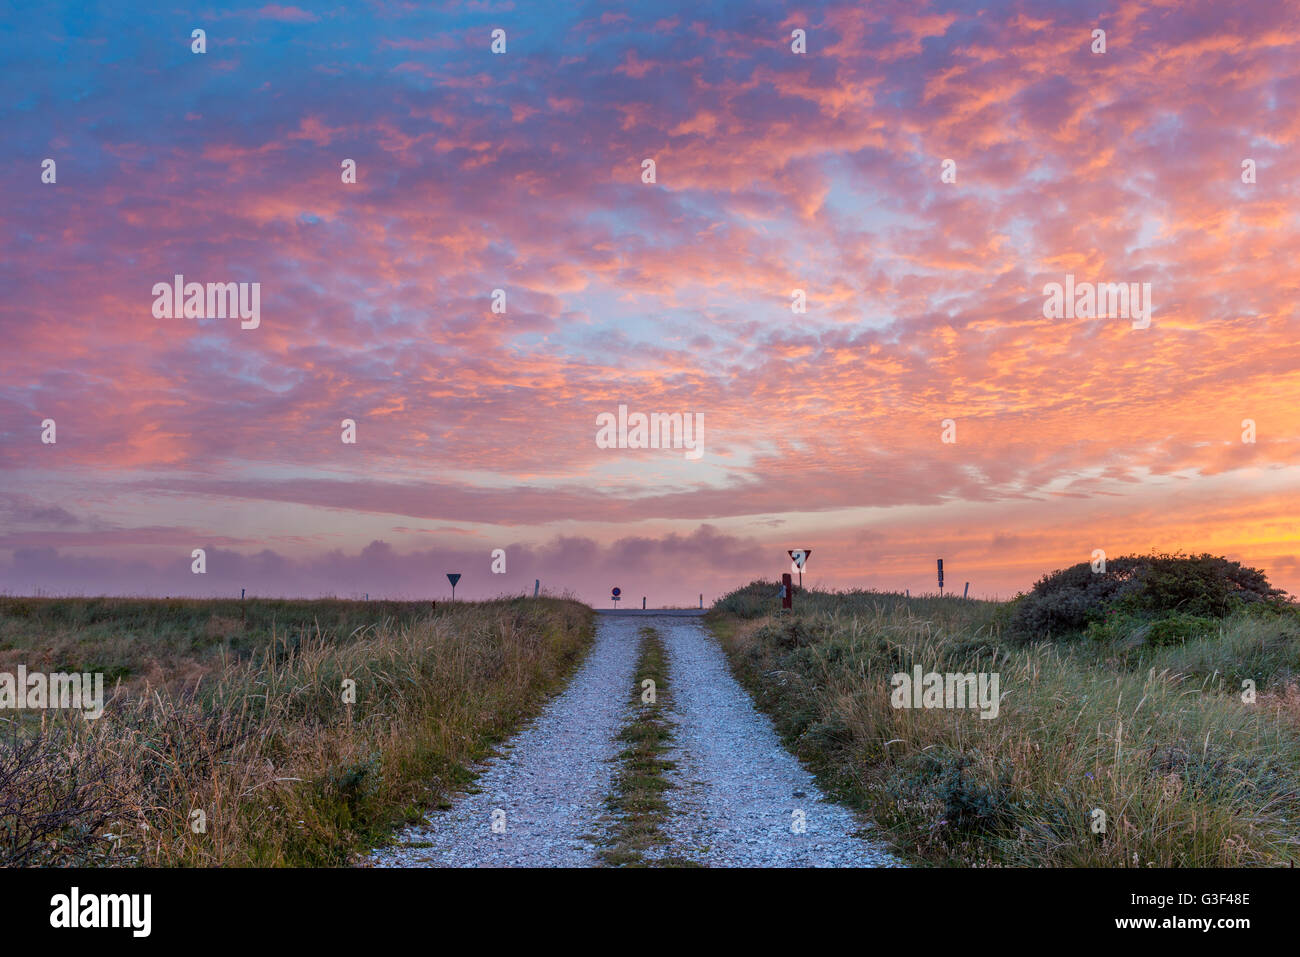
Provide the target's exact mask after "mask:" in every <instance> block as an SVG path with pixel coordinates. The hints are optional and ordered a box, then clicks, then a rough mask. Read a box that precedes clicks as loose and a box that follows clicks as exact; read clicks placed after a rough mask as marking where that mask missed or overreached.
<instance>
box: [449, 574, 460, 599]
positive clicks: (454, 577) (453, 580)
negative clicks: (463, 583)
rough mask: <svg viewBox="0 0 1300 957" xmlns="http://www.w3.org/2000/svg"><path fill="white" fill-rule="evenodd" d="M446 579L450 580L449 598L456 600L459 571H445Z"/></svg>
mask: <svg viewBox="0 0 1300 957" xmlns="http://www.w3.org/2000/svg"><path fill="white" fill-rule="evenodd" d="M447 581H449V582H451V600H452V601H455V600H456V582H458V581H460V572H447Z"/></svg>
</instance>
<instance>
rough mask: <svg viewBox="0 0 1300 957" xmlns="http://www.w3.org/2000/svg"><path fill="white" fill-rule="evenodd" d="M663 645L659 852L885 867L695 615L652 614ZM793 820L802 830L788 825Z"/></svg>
mask: <svg viewBox="0 0 1300 957" xmlns="http://www.w3.org/2000/svg"><path fill="white" fill-rule="evenodd" d="M653 625H654V627H655V628H656V629H657V630H658V631H659V634H660V635H662V636H663V640H664V646H665V648H666V649H667V652H668V689H669V695H670V698H671V702H672V708H671V711H672V717H673V720H674V721H675V722H676V724H677V728H676V735H675V745H676V747H675V753H672V754H670V755H668V757H669V759H670V760H672V761H675V762H676V763H677V770H676V771H675V772H673V774H672V775H671V779H672V781H673V783H674V784H675V785H676V787H675V788H673V789H671V790H669V791H668V792H666V800H667V801H668V803H669V805H670V806H671V807H672V808H673V810H674V811H675V812H676V814H675V815H674V817H673V818H672V819H671V820H670V821H669V823H668V825H667V827H666V830H667V832H668V834H669V835H670V839H671V842H672V844H671V846H670V847H669V848H667V849H666V850H665V851H664V853H666V854H673V855H675V856H680V857H684V858H687V859H688V860H693V861H696V862H698V863H700V864H704V865H706V866H708V867H889V866H896V865H897V864H898V861H897V860H896V859H894V858H893V857H892V856H891V855H890V854H889V852H888V851H886V850H885V849H884V848H883V847H882V846H881V845H880V844H879V842H877V841H873V840H870V839H863V838H859V837H855V836H854V835H855V834H856V833H858V832H859V831H862V830H863V829H864V828H868V827H870V825H869V824H868V823H867V822H866V821H865V820H862V819H859V818H858V816H857V815H855V814H854V813H853V812H852V811H849V810H848V809H847V808H844V807H842V806H840V805H838V804H833V803H830V802H828V801H826V800H825V798H824V797H823V795H822V793H821V791H819V790H818V788H817V786H816V785H815V784H814V783H813V776H812V775H811V774H810V773H809V772H808V771H806V770H805V769H804V767H803V765H801V764H800V763H799V762H798V761H797V760H796V759H795V758H794V757H793V756H792V755H791V754H790V752H788V751H786V750H785V748H784V747H783V746H782V745H781V739H780V738H778V737H777V734H776V731H775V729H774V728H773V727H772V723H771V721H769V720H768V718H767V717H766V716H765V715H763V714H762V713H760V712H759V711H758V709H757V708H755V707H754V704H753V701H752V699H751V698H750V697H749V694H748V693H747V692H746V691H745V689H744V688H742V687H741V686H740V684H739V683H738V682H737V681H736V679H735V678H733V677H732V675H731V671H730V670H729V668H728V666H727V659H726V656H725V655H724V654H723V652H722V649H721V648H720V647H719V646H718V643H717V641H715V640H714V639H713V638H712V637H711V636H710V635H708V634H707V633H706V632H705V630H704V628H703V626H702V625H701V624H700V622H699V621H693V620H690V619H686V620H663V619H661V620H656V621H655V622H654V623H653ZM800 826H802V833H797V832H796V831H797V829H798V828H799V827H800Z"/></svg>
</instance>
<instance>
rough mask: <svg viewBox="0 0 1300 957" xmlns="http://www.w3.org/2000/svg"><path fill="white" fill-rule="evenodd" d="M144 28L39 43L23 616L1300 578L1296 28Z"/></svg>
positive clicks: (1178, 21)
mask: <svg viewBox="0 0 1300 957" xmlns="http://www.w3.org/2000/svg"><path fill="white" fill-rule="evenodd" d="M150 7H151V5H149V4H144V5H132V8H131V10H129V11H126V10H122V9H119V8H118V5H113V4H67V3H53V4H47V5H46V4H43V5H40V6H39V7H38V8H35V9H23V10H22V12H16V9H15V8H13V7H11V8H9V9H8V11H7V12H6V13H4V14H3V16H0V59H2V60H3V63H4V69H3V73H2V75H3V81H2V82H3V84H4V91H3V92H4V95H3V97H0V111H3V117H2V125H0V128H2V129H3V130H4V148H3V150H2V151H0V174H2V175H3V191H0V223H3V227H4V228H3V231H2V232H0V244H2V246H3V256H0V288H3V290H4V296H3V298H2V299H0V332H2V333H3V342H4V346H5V348H3V349H0V592H8V593H32V592H36V591H38V590H39V591H42V592H45V593H52V594H62V593H77V594H95V593H112V594H170V595H176V594H193V595H209V594H232V593H233V594H238V592H239V589H240V588H241V587H246V588H248V589H249V591H250V592H251V593H255V594H273V595H301V596H307V597H311V596H316V595H320V594H338V595H345V596H350V595H360V594H362V593H366V592H368V593H370V594H371V595H372V596H387V597H408V598H416V597H426V596H432V597H435V598H440V597H444V596H445V595H446V594H448V586H447V582H446V580H445V578H444V577H443V573H445V572H448V571H459V572H461V573H463V574H464V576H465V577H464V579H463V582H462V584H461V585H460V586H458V588H457V596H458V597H460V596H465V597H482V596H488V595H495V594H500V593H505V592H518V591H520V590H527V591H531V588H532V583H533V580H534V579H536V578H540V579H541V580H542V582H543V584H544V586H546V587H547V588H549V589H551V590H553V591H556V592H560V591H569V592H571V593H573V594H575V595H577V596H578V597H580V598H583V599H585V600H588V601H592V602H596V603H599V604H607V603H608V602H607V596H608V593H609V589H610V587H611V586H614V585H618V586H620V587H621V588H622V589H623V591H624V593H625V594H626V595H627V596H628V597H630V598H632V600H633V601H634V602H639V599H640V597H641V596H642V595H645V596H647V597H648V599H649V602H650V604H651V605H658V604H682V605H685V604H694V603H695V602H696V601H697V598H698V595H699V594H701V593H703V594H704V596H705V599H706V601H707V600H711V599H712V598H714V597H716V596H717V595H718V594H719V593H721V592H724V591H726V590H728V589H730V588H732V587H735V586H738V585H741V584H744V583H746V582H748V581H750V580H751V579H754V578H757V577H764V578H774V577H776V576H779V575H780V573H781V572H783V571H787V570H788V569H789V561H788V559H786V558H785V550H786V549H788V548H795V547H811V548H812V549H813V555H812V558H811V559H810V561H809V563H808V571H807V575H806V579H805V580H806V582H807V583H809V584H812V585H818V586H822V587H837V588H844V587H878V588H899V589H901V588H904V587H907V588H911V589H912V590H913V591H917V590H925V589H930V588H933V587H934V562H935V558H937V557H942V558H943V559H944V563H945V568H946V572H947V585H948V587H949V588H953V587H956V588H957V589H960V588H961V586H962V584H964V583H965V582H966V581H969V582H971V592H972V594H973V595H978V596H1003V597H1006V596H1009V595H1011V594H1014V593H1015V592H1016V591H1018V590H1022V589H1025V588H1028V587H1029V586H1030V585H1032V584H1033V582H1034V581H1035V580H1036V579H1037V578H1039V577H1040V576H1041V575H1042V574H1044V573H1045V572H1048V571H1050V570H1052V569H1054V568H1058V567H1062V566H1065V565H1069V564H1073V563H1075V562H1079V561H1086V560H1088V559H1089V558H1090V557H1091V554H1092V552H1093V550H1094V549H1097V548H1101V549H1104V550H1105V551H1106V552H1107V553H1108V554H1109V555H1112V556H1116V555H1120V554H1125V553H1131V552H1142V551H1151V550H1159V551H1178V550H1182V551H1189V552H1201V551H1210V552H1214V553H1218V554H1226V555H1229V556H1230V557H1232V558H1234V559H1238V560H1241V561H1244V562H1246V563H1247V564H1250V565H1254V566H1257V567H1260V568H1263V569H1264V570H1265V571H1267V572H1268V574H1269V576H1270V578H1271V579H1272V580H1273V581H1274V582H1275V583H1277V584H1279V585H1281V586H1282V587H1285V588H1287V589H1289V590H1291V591H1293V592H1300V548H1298V547H1297V546H1296V541H1297V535H1298V534H1300V521H1298V519H1297V512H1296V508H1295V506H1294V502H1295V497H1296V492H1297V487H1298V483H1297V479H1298V478H1300V460H1298V459H1297V451H1298V450H1300V428H1298V427H1297V420H1296V413H1297V411H1300V379H1298V378H1297V375H1298V373H1297V369H1298V368H1300V312H1298V307H1297V292H1298V287H1300V270H1297V269H1296V268H1295V266H1294V263H1295V261H1296V259H1297V256H1298V254H1300V206H1297V202H1296V200H1297V182H1298V180H1297V168H1298V167H1300V164H1298V163H1297V152H1296V147H1297V143H1298V142H1300V2H1297V0H1284V2H1275V0H1267V2H1266V0H1243V2H1236V3H1232V4H1227V3H1224V2H1216V3H1203V2H1173V0H1167V2H1145V3H1135V2H1115V3H1101V4H1078V3H1067V2H1043V0H1025V2H1012V3H996V4H988V3H985V4H978V3H965V2H942V0H935V2H915V0H906V2H901V0H900V2H884V3H871V4H861V3H857V2H843V3H841V2H830V3H823V4H804V5H796V4H778V3H763V2H757V3H750V2H745V3H739V2H737V3H719V4H709V5H700V4H698V3H686V2H673V0H667V2H656V3H654V4H648V3H637V4H622V5H613V6H612V5H608V4H593V3H577V4H572V5H556V4H526V3H494V2H481V3H471V4H417V3H406V2H386V0H380V2H365V3H354V4H348V5H343V4H337V3H335V4H329V3H323V4H301V5H297V6H293V5H277V4H271V5H264V4H257V3H254V4H231V5H213V6H193V7H188V8H187V7H186V6H185V5H183V4H182V5H167V6H163V5H159V6H157V7H156V8H154V9H150ZM194 28H202V29H204V30H205V31H206V42H207V52H206V53H204V54H195V53H192V52H191V31H192V30H193V29H194ZM1097 28H1101V29H1104V30H1105V31H1106V52H1105V53H1100V54H1099V53H1094V52H1092V46H1093V38H1092V31H1093V30H1094V29H1097ZM494 29H503V30H505V31H506V43H507V47H506V52H505V53H504V54H500V55H498V54H494V53H492V52H491V49H490V44H491V33H492V31H493V30H494ZM795 29H803V30H805V31H806V36H807V52H806V53H804V54H802V55H800V54H796V53H794V52H792V50H791V31H792V30H795ZM46 158H53V159H54V160H55V161H56V163H57V182H56V183H54V184H42V183H41V179H40V177H41V164H42V160H44V159H46ZM646 158H652V159H654V160H655V164H656V182H655V183H653V184H647V183H644V182H643V181H642V161H643V160H644V159H646ZM344 159H353V160H355V162H356V167H357V181H356V183H355V184H346V183H343V182H342V181H341V176H340V164H341V163H342V161H343V160H344ZM945 159H952V160H954V161H955V163H956V182H955V183H945V182H941V179H940V173H941V164H942V163H943V161H944V160H945ZM1245 159H1252V160H1253V161H1254V164H1255V168H1256V171H1257V172H1256V175H1257V182H1255V183H1253V184H1252V183H1243V182H1242V162H1243V160H1245ZM176 274H182V275H184V276H185V278H186V280H187V281H198V282H227V281H239V282H259V283H260V284H261V324H260V326H259V327H258V328H256V329H241V328H240V324H239V322H238V320H230V319H158V318H155V317H154V316H153V314H152V306H153V303H154V297H153V295H152V293H151V290H152V288H153V286H154V284H155V283H158V282H170V281H171V280H172V277H173V276H174V275H176ZM1066 274H1072V275H1074V276H1075V278H1076V279H1077V280H1078V281H1080V282H1084V281H1092V282H1114V283H1119V282H1125V283H1130V282H1132V283H1150V284H1151V299H1152V302H1153V304H1154V310H1153V312H1152V316H1151V323H1150V326H1149V327H1148V328H1143V329H1135V328H1133V327H1132V325H1131V323H1130V322H1129V321H1127V320H1123V319H1117V318H1107V319H1047V318H1044V315H1043V301H1044V296H1043V289H1044V286H1045V284H1047V283H1050V282H1061V281H1063V279H1064V277H1065V275H1066ZM498 288H499V289H504V290H505V291H506V297H507V299H506V301H507V311H506V313H505V314H504V315H502V314H494V313H493V312H492V311H491V300H492V290H494V289H498ZM794 289H803V290H806V294H807V311H806V313H803V314H794V313H792V310H791V293H792V290H794ZM620 404H624V405H627V406H628V407H629V409H630V410H632V411H640V412H646V413H650V412H661V413H672V412H688V411H690V412H699V413H702V414H703V416H704V423H705V426H704V454H703V456H702V457H701V458H700V459H698V460H692V459H688V458H687V457H686V455H685V454H684V453H683V452H682V451H681V450H653V449H652V450H636V449H603V448H599V447H597V444H596V442H595V435H596V417H597V416H598V415H600V414H601V413H607V412H615V411H616V410H617V408H618V406H619V405H620ZM47 418H49V419H54V420H55V422H56V427H57V442H55V443H54V444H44V443H42V441H41V434H42V428H41V423H42V421H43V420H45V419H47ZM345 418H351V419H354V420H355V421H356V423H357V441H356V444H354V445H347V444H344V443H343V442H342V441H341V440H340V433H341V429H340V422H341V420H343V419H345ZM946 419H951V420H953V422H955V435H956V441H955V442H952V443H947V442H944V441H943V440H942V437H943V433H944V426H943V424H942V423H943V422H944V420H946ZM1246 419H1250V420H1252V421H1253V422H1254V431H1255V441H1254V442H1245V441H1243V421H1244V420H1246ZM195 548H204V549H205V550H206V552H207V574H206V575H204V576H196V575H192V574H191V572H190V566H191V557H190V556H191V551H192V550H193V549H195ZM498 548H500V549H505V551H506V556H507V574H505V575H494V574H492V573H491V571H490V568H491V563H492V558H491V553H492V551H493V550H494V549H498Z"/></svg>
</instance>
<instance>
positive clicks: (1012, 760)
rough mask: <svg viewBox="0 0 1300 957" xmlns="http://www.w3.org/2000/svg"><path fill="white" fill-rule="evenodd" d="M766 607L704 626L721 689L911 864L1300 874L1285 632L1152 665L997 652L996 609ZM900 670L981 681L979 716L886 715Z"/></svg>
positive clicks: (754, 600)
mask: <svg viewBox="0 0 1300 957" xmlns="http://www.w3.org/2000/svg"><path fill="white" fill-rule="evenodd" d="M774 591H775V586H772V585H762V586H751V587H750V588H749V589H742V590H741V591H740V592H738V593H736V594H735V595H734V596H731V599H732V600H727V599H724V600H723V601H721V602H719V603H718V606H717V610H715V612H714V613H712V614H711V616H710V623H711V626H712V628H713V630H714V633H715V634H716V635H717V636H718V638H719V639H720V641H721V643H722V645H723V647H724V649H725V650H726V652H727V655H728V657H729V659H730V661H731V664H732V667H733V669H734V672H735V673H736V675H737V677H738V678H739V679H740V680H741V682H742V683H743V684H745V686H746V687H747V688H748V689H749V690H750V691H751V693H752V694H753V696H754V698H755V700H756V701H757V703H758V705H759V706H760V707H761V708H762V709H763V710H764V711H765V712H767V713H768V714H769V715H771V716H772V718H773V719H774V721H775V723H776V725H777V727H778V729H779V731H780V732H781V734H782V735H783V737H784V738H785V740H786V742H787V744H788V745H789V746H790V747H791V748H792V750H793V751H794V752H795V753H796V754H798V755H799V756H800V757H801V758H802V759H804V760H805V761H806V762H807V763H808V765H809V766H810V767H811V768H812V769H813V770H814V771H815V772H816V773H817V774H818V776H819V779H820V780H821V782H822V783H823V784H824V785H825V786H826V787H827V788H828V789H829V790H831V791H832V792H834V793H836V794H837V795H838V796H839V797H840V798H841V799H844V800H846V801H848V802H849V803H851V804H853V805H855V806H857V807H859V808H861V809H863V810H865V811H867V812H868V813H869V814H871V815H872V816H873V817H874V818H875V820H876V821H877V823H878V824H879V825H880V827H881V828H882V829H883V831H884V833H885V835H886V836H888V837H889V839H890V840H891V842H892V843H893V844H894V845H895V847H896V849H897V850H898V852H899V853H900V854H901V855H902V856H904V857H905V858H907V859H910V860H911V861H913V862H914V863H924V864H931V865H940V866H943V865H954V866H989V865H993V866H997V865H1009V866H1092V867H1124V866H1129V867H1131V866H1151V865H1155V866H1169V867H1224V866H1237V865H1256V866H1259V865H1263V866H1268V865H1272V866H1288V865H1294V864H1295V863H1296V862H1297V859H1298V858H1300V694H1297V691H1296V688H1295V686H1294V684H1292V683H1290V682H1291V681H1292V676H1293V675H1294V673H1295V668H1294V664H1295V662H1296V659H1297V654H1298V653H1300V624H1297V622H1296V621H1295V620H1293V619H1287V618H1262V619H1261V618H1259V617H1254V616H1239V617H1234V618H1229V619H1227V620H1225V621H1224V622H1223V623H1222V624H1221V625H1220V631H1219V633H1218V634H1217V635H1213V636H1209V637H1207V638H1205V639H1203V640H1200V641H1189V642H1186V643H1183V644H1178V645H1174V646H1170V647H1138V646H1136V645H1133V644H1132V643H1129V644H1128V645H1125V644H1123V643H1120V644H1114V643H1099V642H1089V641H1057V642H1051V641H1044V642H1039V643H1034V644H1028V645H1024V644H1017V643H1015V642H1011V641H1009V640H1007V639H1006V638H1005V637H1004V635H1003V623H1004V622H1005V621H1006V618H1007V609H1006V608H1005V606H1003V605H1001V604H999V603H994V602H975V601H964V600H962V599H959V598H915V599H910V600H909V599H905V598H903V596H901V595H885V594H876V593H864V592H858V593H844V594H837V595H828V594H817V593H806V594H804V595H801V596H800V599H802V601H800V600H799V599H797V602H798V603H799V604H800V605H801V606H802V607H801V608H798V609H796V611H795V613H794V614H793V615H788V614H787V615H784V616H783V615H780V614H772V613H771V611H770V607H771V604H772V603H773V602H772V601H771V597H770V596H771V594H772V593H773V592H774ZM915 665H920V666H921V667H922V670H923V671H925V672H930V671H935V672H939V673H948V672H953V673H975V674H978V673H988V674H993V673H996V674H998V675H999V676H1000V694H1001V699H1002V700H1001V702H1000V707H999V711H998V715H997V717H996V718H991V719H983V718H981V717H980V715H979V713H978V712H977V711H974V710H961V709H944V708H933V709H927V708H910V709H909V708H895V707H893V705H892V704H891V700H890V694H891V690H892V689H891V677H892V676H893V675H894V674H895V673H900V672H903V673H910V672H911V671H912V669H913V667H914V666H915ZM1246 678H1249V679H1251V680H1254V681H1256V682H1257V685H1258V695H1257V697H1256V698H1255V700H1254V701H1253V702H1247V701H1245V700H1243V694H1242V686H1241V681H1242V680H1244V679H1246ZM1098 811H1100V812H1102V814H1104V830H1102V829H1100V828H1099V827H1098V826H1099V825H1100V824H1101V823H1102V821H1103V818H1102V817H1101V815H1098V814H1097V813H1096V812H1098Z"/></svg>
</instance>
